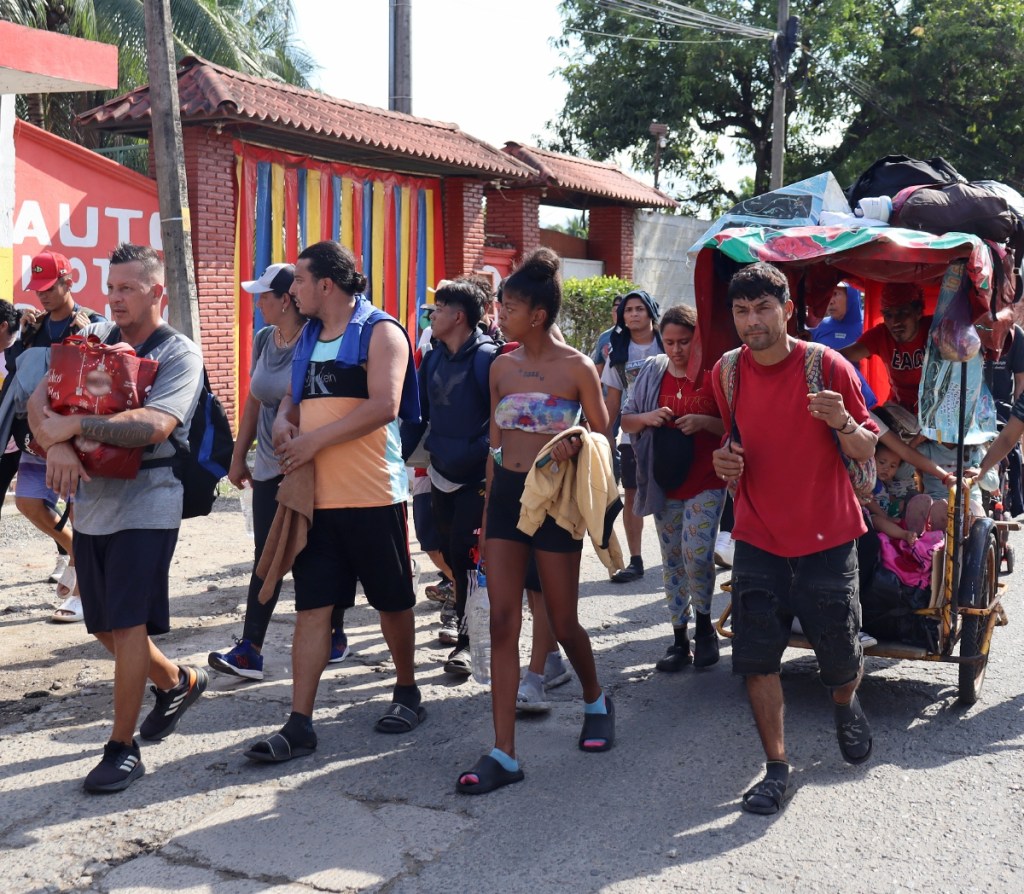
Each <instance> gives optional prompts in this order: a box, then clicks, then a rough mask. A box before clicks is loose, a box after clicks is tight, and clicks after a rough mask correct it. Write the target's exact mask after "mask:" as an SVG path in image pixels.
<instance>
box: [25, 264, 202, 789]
mask: <svg viewBox="0 0 1024 894" xmlns="http://www.w3.org/2000/svg"><path fill="white" fill-rule="evenodd" d="M163 282H164V269H163V263H162V262H161V260H160V258H159V256H158V255H157V253H156V252H155V251H154V250H153V249H151V248H148V247H143V246H138V245H131V244H123V245H120V246H118V247H117V249H116V250H115V251H114V252H113V254H112V255H111V257H110V267H109V273H108V276H107V287H108V292H109V302H110V311H111V316H112V317H113V321H114V322H113V323H98V324H95V325H92V326H89V327H88V328H87V329H86V330H85V332H84V333H83V334H85V335H86V336H88V335H96V336H98V337H99V338H100V339H106V338H107V337H108V336H109V335H110V332H111V330H112V329H113V326H114V325H116V326H118V327H119V328H120V333H121V340H122V341H125V342H127V343H128V344H130V345H132V346H134V348H135V350H136V353H137V354H138V355H139V356H142V357H147V358H150V359H152V360H155V361H157V363H158V367H157V370H156V376H155V378H154V381H153V385H152V387H151V389H150V390H149V393H148V394H147V395H146V396H145V398H144V402H143V405H142V406H141V407H137V408H133V409H129V410H124V411H122V412H118V413H114V414H113V415H109V416H93V415H70V416H62V415H60V414H58V413H56V412H54V411H53V410H52V409H51V408H50V406H49V403H48V399H47V392H46V389H47V385H46V383H45V382H44V383H42V384H41V385H40V387H39V388H37V389H36V391H35V393H34V394H33V395H32V398H31V400H30V401H29V424H30V426H31V428H32V431H33V433H34V434H35V437H36V440H37V441H38V442H39V444H40V445H41V446H42V447H43V448H44V449H45V450H46V452H47V457H46V479H47V483H48V484H49V485H50V487H52V488H53V489H54V490H56V491H57V492H58V493H59V494H72V493H76V491H77V495H76V504H75V507H76V509H75V535H74V554H75V562H76V565H77V568H78V579H79V584H80V588H81V592H82V606H83V611H84V614H85V625H86V629H88V631H89V632H90V633H92V634H93V635H94V636H95V637H96V638H97V639H98V640H99V641H100V642H101V643H103V645H104V646H105V647H106V648H107V649H108V650H109V651H110V652H111V653H112V654H113V656H114V728H113V730H112V732H111V736H110V741H109V742H107V744H106V746H105V747H104V749H103V759H102V760H101V761H100V763H99V764H98V765H97V766H96V767H95V768H94V769H93V770H92V771H91V772H90V773H89V774H88V776H86V778H85V789H86V791H89V792H115V791H121V790H122V789H125V788H127V787H128V786H129V785H131V783H132V782H134V781H135V780H136V779H138V778H139V777H141V776H142V775H143V772H144V770H143V766H142V759H141V753H140V750H139V745H138V743H137V742H136V741H135V738H134V734H135V724H136V722H137V720H138V716H139V709H140V708H141V706H142V699H143V695H144V692H145V686H146V679H147V677H148V678H149V679H150V680H151V681H152V682H153V684H154V685H153V686H152V687H151V688H152V689H153V692H154V694H155V695H156V705H155V707H154V708H153V710H152V711H150V713H149V714H148V716H147V717H146V719H145V720H144V721H143V722H142V725H141V727H140V728H139V735H140V736H141V738H143V739H150V740H159V739H163V738H165V737H166V736H168V735H170V734H171V733H172V732H174V730H175V728H176V727H177V725H178V721H179V720H180V719H181V716H182V714H184V713H185V711H186V710H187V709H188V708H189V706H190V705H192V704H193V703H194V702H195V701H196V699H197V698H198V697H199V696H200V695H201V694H202V692H203V691H204V690H205V689H206V683H207V677H206V673H205V671H203V670H202V669H201V668H196V667H179V666H178V665H175V664H174V663H173V662H172V661H170V660H169V659H168V658H167V657H166V656H165V655H164V654H163V652H161V651H160V650H159V649H158V648H157V647H156V645H155V644H154V643H153V641H152V640H151V639H150V636H152V635H155V634H159V633H166V632H167V631H168V630H169V629H170V607H169V604H168V571H169V568H170V563H171V558H172V556H173V554H174V547H175V544H176V542H177V538H178V528H179V526H180V524H181V510H182V486H181V483H180V482H179V481H178V479H177V478H176V477H175V475H174V470H173V468H171V466H170V465H169V464H166V463H162V462H161V460H164V461H166V460H168V459H170V458H172V457H173V456H174V454H175V452H176V451H175V441H179V442H180V441H181V440H183V439H185V438H187V432H188V428H189V423H190V421H191V417H192V414H193V412H194V411H195V407H196V403H197V401H198V398H199V393H200V388H201V387H202V379H203V363H202V358H201V357H200V354H199V349H198V348H197V347H196V346H195V344H193V343H192V342H191V341H190V340H189V339H187V338H185V336H183V335H181V334H180V333H177V332H173V333H170V334H169V335H168V337H166V338H161V337H157V338H151V336H153V335H154V333H157V330H158V329H159V328H160V327H162V326H163V325H164V324H163V321H162V319H161V316H160V305H161V300H162V298H163V294H164V286H163ZM147 342H148V344H147ZM79 437H81V438H85V439H86V440H89V441H97V442H100V443H102V444H108V445H112V446H116V447H129V448H133V447H149V446H152V451H151V452H149V453H147V462H146V463H144V464H143V466H142V468H141V470H140V471H139V473H138V475H137V476H136V477H135V478H134V479H127V480H126V479H117V478H103V477H99V476H91V475H89V474H88V473H87V472H86V470H85V468H84V466H83V464H82V460H81V459H80V458H79V456H78V454H77V452H76V451H75V449H74V446H73V444H72V442H73V441H74V439H76V438H79ZM150 461H151V462H152V465H148V463H149V462H150Z"/></svg>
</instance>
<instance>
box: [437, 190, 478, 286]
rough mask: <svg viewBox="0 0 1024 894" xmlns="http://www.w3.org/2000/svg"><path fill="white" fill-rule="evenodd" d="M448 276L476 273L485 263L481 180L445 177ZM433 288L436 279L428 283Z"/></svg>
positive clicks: (443, 198)
mask: <svg viewBox="0 0 1024 894" xmlns="http://www.w3.org/2000/svg"><path fill="white" fill-rule="evenodd" d="M442 202H443V206H444V264H445V271H444V272H445V276H447V277H449V278H450V277H455V276H461V275H462V274H465V273H472V272H473V271H474V270H478V269H480V268H481V267H482V266H483V258H484V185H483V183H481V182H480V181H478V180H466V179H464V178H461V177H448V178H446V179H445V181H444V185H443V192H442ZM427 285H429V286H430V287H431V288H433V287H434V285H435V283H427Z"/></svg>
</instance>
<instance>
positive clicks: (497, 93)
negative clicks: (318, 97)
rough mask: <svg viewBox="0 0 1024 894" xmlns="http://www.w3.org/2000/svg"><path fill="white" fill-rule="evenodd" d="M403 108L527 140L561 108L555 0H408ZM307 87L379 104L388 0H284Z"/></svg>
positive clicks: (383, 97) (500, 138)
mask: <svg viewBox="0 0 1024 894" xmlns="http://www.w3.org/2000/svg"><path fill="white" fill-rule="evenodd" d="M410 2H411V4H412V7H411V8H412V14H411V16H412V112H413V114H414V115H417V116H419V117H422V118H433V119H436V120H440V121H453V122H455V123H456V124H458V125H459V127H461V128H462V130H464V131H466V133H469V134H471V135H473V136H475V137H479V138H480V139H482V140H486V141H487V142H488V143H491V144H492V145H495V146H499V147H500V146H502V145H504V144H505V142H506V141H508V140H516V141H518V142H524V143H530V142H533V141H535V139H536V137H537V136H538V135H541V134H543V133H544V132H545V126H544V125H545V122H546V121H548V120H549V119H551V118H553V117H555V115H557V113H558V111H559V110H560V109H561V107H562V101H563V99H564V97H565V84H564V83H563V81H562V80H561V78H559V77H558V76H557V75H555V74H554V71H555V69H556V68H557V67H558V66H559V64H560V57H559V54H558V51H556V50H555V49H553V48H552V47H551V45H550V38H552V37H556V36H558V35H560V34H561V30H562V29H561V19H560V18H559V15H558V3H557V0H476V2H473V0H410ZM294 3H295V10H296V14H297V16H298V28H297V37H298V38H299V39H300V40H301V41H302V43H303V45H304V46H305V48H306V49H307V50H308V51H309V52H310V53H311V54H312V56H313V57H314V58H315V59H316V60H317V62H319V63H320V65H321V66H322V68H321V70H320V72H319V73H318V74H317V75H315V76H314V78H313V83H314V86H316V87H318V88H320V89H321V90H323V91H324V92H326V93H329V94H331V95H333V96H338V97H341V98H343V99H350V100H354V101H356V102H363V103H367V104H369V105H375V106H380V107H382V108H387V105H388V39H389V38H388V22H389V15H390V13H389V7H390V4H389V2H388V0H355V2H354V0H294Z"/></svg>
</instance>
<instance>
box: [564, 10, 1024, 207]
mask: <svg viewBox="0 0 1024 894" xmlns="http://www.w3.org/2000/svg"><path fill="white" fill-rule="evenodd" d="M689 5H690V6H694V7H697V8H700V9H704V10H707V11H709V12H711V13H714V14H715V15H718V16H721V17H722V18H725V19H728V20H730V21H735V22H742V23H744V24H747V25H753V26H758V27H761V28H764V29H767V30H770V31H775V29H776V17H777V9H778V7H777V2H776V0H704V2H701V0H694V2H692V3H690V4H689ZM561 9H562V17H563V24H564V37H563V38H562V40H561V42H560V44H561V46H562V48H563V50H564V52H565V56H566V60H567V61H566V65H565V66H564V68H563V69H562V74H563V76H564V77H565V79H566V81H567V83H568V86H569V90H568V94H567V97H566V102H565V107H564V109H563V112H562V115H561V116H560V118H559V119H558V120H556V121H554V122H552V124H551V126H552V129H553V131H554V132H555V133H556V134H557V139H556V140H555V142H554V148H556V149H559V150H561V151H568V152H575V153H580V152H583V153H589V154H591V155H593V156H594V157H597V158H601V159H604V158H608V157H610V156H611V155H613V154H614V153H616V152H621V151H627V152H629V153H630V155H631V159H632V162H633V164H634V166H635V167H637V168H638V169H641V170H651V169H652V166H653V145H652V142H651V137H650V135H649V133H648V127H649V125H650V122H651V121H652V120H653V119H656V120H658V121H661V122H663V123H667V124H668V125H669V126H670V128H671V130H670V139H669V143H668V146H667V147H666V149H665V150H663V152H662V156H661V164H662V169H663V170H664V171H666V172H667V173H670V174H674V175H676V176H677V177H679V178H681V180H682V181H683V182H684V184H685V187H684V189H683V190H682V194H681V195H680V196H679V198H680V199H681V200H682V201H683V203H684V206H685V207H686V208H687V209H688V210H690V211H694V210H696V209H697V208H704V209H711V210H712V211H713V212H718V211H721V210H723V209H724V208H725V207H728V206H729V205H732V204H733V203H735V202H736V201H737V200H738V199H739V198H741V196H740V195H739V194H738V193H737V192H734V191H730V190H728V189H726V188H725V186H724V185H723V184H722V182H721V181H720V179H719V178H718V176H717V173H716V171H717V169H718V167H719V165H720V164H721V162H722V161H723V160H724V150H725V149H729V148H731V149H732V150H733V151H735V153H736V155H737V156H738V157H739V159H740V160H741V161H745V162H751V163H753V165H754V167H755V176H754V183H753V188H754V192H755V193H762V192H766V191H767V189H768V183H769V176H770V168H771V140H772V134H771V121H772V113H773V103H772V86H773V75H772V70H771V64H770V52H769V50H770V46H769V41H768V40H766V39H753V38H751V39H740V38H738V37H737V36H735V35H731V34H722V33H717V32H715V31H711V30H696V29H682V28H679V27H677V26H674V25H673V26H670V25H666V24H664V23H659V22H658V21H657V16H653V17H652V18H648V19H641V18H637V17H635V16H630V15H626V14H625V13H624V11H623V8H622V5H621V3H619V2H615V0H563V2H562V7H561ZM790 11H791V13H792V14H793V15H797V16H799V17H800V18H801V23H802V34H801V39H800V47H799V49H798V50H797V52H796V53H795V54H794V57H793V60H792V62H791V65H790V69H789V73H790V77H789V85H788V89H787V98H786V111H787V139H786V178H785V179H786V180H787V181H790V182H792V181H795V180H799V179H802V178H804V177H807V176H810V175H812V174H814V173H818V172H820V171H823V170H831V171H832V172H833V173H835V174H836V176H837V178H838V179H839V181H840V183H842V184H844V185H845V184H847V183H849V182H852V181H853V180H854V179H855V178H856V177H857V176H858V175H859V174H860V172H861V171H863V170H864V169H865V168H866V167H867V166H868V165H870V164H871V162H872V161H874V160H875V159H876V158H879V157H880V156H882V155H887V154H893V153H905V154H907V155H913V156H916V157H930V156H932V155H943V156H945V157H946V158H947V159H949V160H950V161H951V162H952V163H953V164H954V165H956V166H957V167H958V168H959V169H960V170H961V172H962V173H964V174H965V175H966V176H968V177H969V178H972V179H978V178H982V177H995V178H997V179H1003V180H1007V181H1008V182H1011V183H1015V184H1018V185H1019V184H1021V183H1022V182H1024V159H1021V161H1020V162H1018V161H1017V160H1016V154H1015V151H1014V149H1015V148H1016V145H1017V144H1018V143H1019V139H1020V131H1021V128H1022V127H1024V109H1022V108H1021V107H1020V104H1019V102H1018V101H1017V97H1016V93H1017V84H1019V82H1020V81H1021V79H1022V77H1024V49H1022V48H1024V0H1000V2H994V3H987V4H981V3H965V2H963V0H793V2H791V4H790Z"/></svg>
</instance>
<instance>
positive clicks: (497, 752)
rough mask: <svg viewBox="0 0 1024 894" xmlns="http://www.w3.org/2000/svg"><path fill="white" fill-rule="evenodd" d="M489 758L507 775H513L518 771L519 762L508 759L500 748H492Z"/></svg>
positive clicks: (511, 758) (512, 758)
mask: <svg viewBox="0 0 1024 894" xmlns="http://www.w3.org/2000/svg"><path fill="white" fill-rule="evenodd" d="M490 756H491V757H493V758H494V759H495V760H496V761H497V762H498V763H499V764H501V766H502V767H503V768H504V769H505V770H507V771H508V772H509V773H515V771H516V770H518V769H519V761H517V760H516V759H515V758H514V757H509V756H508V755H507V754H505V752H504V751H502V750H501V749H500V748H492V749H491V755H490Z"/></svg>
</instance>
